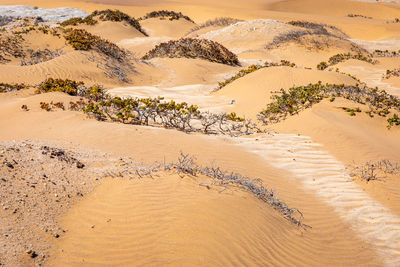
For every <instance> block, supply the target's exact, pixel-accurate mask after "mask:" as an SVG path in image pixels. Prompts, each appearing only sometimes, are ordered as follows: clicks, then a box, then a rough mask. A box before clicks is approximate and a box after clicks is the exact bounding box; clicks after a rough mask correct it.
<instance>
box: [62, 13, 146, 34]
mask: <svg viewBox="0 0 400 267" xmlns="http://www.w3.org/2000/svg"><path fill="white" fill-rule="evenodd" d="M96 19H99V20H101V21H116V22H121V21H125V22H127V23H128V24H129V25H131V26H132V27H134V28H135V29H137V30H138V31H140V32H141V33H143V34H144V35H145V36H148V35H147V33H146V32H145V31H144V30H143V28H142V26H141V25H140V23H139V21H138V20H136V19H135V18H133V17H131V16H129V15H128V14H125V13H123V12H121V11H119V10H111V9H106V10H95V11H93V12H92V14H90V15H89V16H87V17H85V18H80V17H76V18H71V19H69V20H66V21H64V22H61V23H60V25H61V26H77V25H79V24H87V25H95V24H97V20H96Z"/></svg>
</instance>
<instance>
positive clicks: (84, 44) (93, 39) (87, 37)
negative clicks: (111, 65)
mask: <svg viewBox="0 0 400 267" xmlns="http://www.w3.org/2000/svg"><path fill="white" fill-rule="evenodd" d="M64 38H65V39H66V40H67V42H68V43H69V44H70V45H71V46H72V47H73V48H74V49H76V50H89V49H95V50H97V51H99V52H101V53H103V54H105V55H107V56H110V57H112V58H115V59H117V60H119V61H123V60H124V59H125V57H126V55H127V53H126V52H125V50H122V49H121V48H119V47H118V46H117V45H116V44H114V43H111V42H110V41H107V40H104V39H102V38H100V37H99V36H97V35H93V34H91V33H89V32H87V31H86V30H83V29H67V30H65V35H64Z"/></svg>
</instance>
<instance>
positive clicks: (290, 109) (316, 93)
mask: <svg viewBox="0 0 400 267" xmlns="http://www.w3.org/2000/svg"><path fill="white" fill-rule="evenodd" d="M336 97H343V98H345V99H348V100H351V101H353V102H356V103H359V104H363V105H367V106H368V107H369V111H366V113H367V114H369V115H370V116H371V117H373V116H374V114H376V115H378V116H382V117H385V116H387V115H389V114H390V113H391V112H392V111H393V112H397V113H399V112H400V99H399V98H398V97H396V96H393V95H390V94H388V93H387V92H386V91H383V90H378V89H377V88H369V87H367V86H365V85H364V86H362V87H360V86H358V85H356V86H350V85H343V84H342V85H337V84H322V83H321V82H319V83H316V84H309V85H307V86H298V87H292V88H289V89H288V91H286V90H284V89H281V90H280V91H279V92H275V94H274V95H273V96H272V97H271V99H272V102H271V103H269V104H268V105H267V108H266V109H264V110H263V111H261V112H260V113H259V115H258V118H259V119H260V120H261V121H262V122H263V123H264V124H268V123H274V122H279V121H281V120H283V119H285V118H286V117H287V116H290V115H294V114H298V113H299V112H300V111H302V110H304V109H307V108H310V107H311V106H312V105H314V104H316V103H319V102H320V101H322V100H323V99H325V98H336ZM396 116H397V115H396ZM396 116H395V117H396Z"/></svg>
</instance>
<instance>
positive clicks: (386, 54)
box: [372, 49, 400, 57]
mask: <svg viewBox="0 0 400 267" xmlns="http://www.w3.org/2000/svg"><path fill="white" fill-rule="evenodd" d="M372 56H373V57H398V56H400V50H399V51H389V50H379V49H376V50H374V52H372Z"/></svg>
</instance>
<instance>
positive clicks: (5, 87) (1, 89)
mask: <svg viewBox="0 0 400 267" xmlns="http://www.w3.org/2000/svg"><path fill="white" fill-rule="evenodd" d="M27 87H28V86H26V85H24V84H23V83H17V84H9V83H0V93H6V92H12V91H19V90H21V89H25V88H27Z"/></svg>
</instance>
